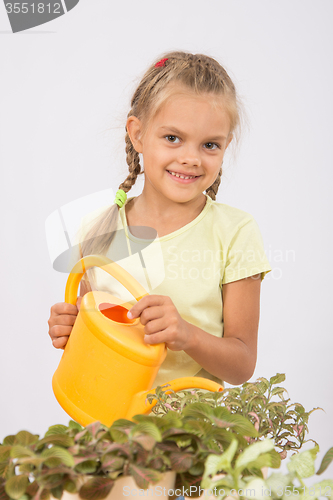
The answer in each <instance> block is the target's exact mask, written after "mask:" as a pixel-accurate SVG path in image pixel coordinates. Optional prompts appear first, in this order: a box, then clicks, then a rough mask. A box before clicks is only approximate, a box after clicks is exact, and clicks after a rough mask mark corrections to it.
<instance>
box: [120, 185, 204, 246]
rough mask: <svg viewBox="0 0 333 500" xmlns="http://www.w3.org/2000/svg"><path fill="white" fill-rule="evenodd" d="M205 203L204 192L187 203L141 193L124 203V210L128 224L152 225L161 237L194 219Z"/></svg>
mask: <svg viewBox="0 0 333 500" xmlns="http://www.w3.org/2000/svg"><path fill="white" fill-rule="evenodd" d="M205 205H206V196H205V195H204V194H202V196H199V197H198V198H197V199H195V200H192V201H190V202H188V203H170V201H168V202H163V200H161V199H160V200H157V199H153V198H152V197H149V198H148V197H145V195H144V193H142V194H141V195H139V196H138V197H136V198H133V199H132V200H131V201H129V202H128V203H127V204H126V205H125V212H126V217H127V224H128V225H129V226H149V227H152V228H153V229H155V230H156V231H157V234H158V236H159V237H160V238H161V237H162V236H165V235H167V234H170V233H173V232H174V231H177V229H180V228H182V227H184V226H186V225H187V224H189V223H190V222H192V221H193V220H194V219H196V218H197V217H198V215H199V214H200V213H201V212H202V210H203V209H204V207H205ZM134 236H135V235H134Z"/></svg>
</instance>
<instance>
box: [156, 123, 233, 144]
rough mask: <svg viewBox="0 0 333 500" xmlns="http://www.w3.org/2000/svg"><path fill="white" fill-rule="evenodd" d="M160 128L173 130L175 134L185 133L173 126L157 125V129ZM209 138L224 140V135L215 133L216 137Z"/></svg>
mask: <svg viewBox="0 0 333 500" xmlns="http://www.w3.org/2000/svg"><path fill="white" fill-rule="evenodd" d="M160 129H164V130H168V131H170V132H174V133H175V134H179V135H185V134H184V132H181V130H178V129H177V128H175V127H169V126H163V127H159V130H160ZM209 140H210V141H225V140H226V137H224V135H217V136H216V137H210V138H209Z"/></svg>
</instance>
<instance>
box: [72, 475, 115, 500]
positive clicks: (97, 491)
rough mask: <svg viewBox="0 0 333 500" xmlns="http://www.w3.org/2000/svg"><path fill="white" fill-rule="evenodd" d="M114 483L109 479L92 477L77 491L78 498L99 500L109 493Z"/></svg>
mask: <svg viewBox="0 0 333 500" xmlns="http://www.w3.org/2000/svg"><path fill="white" fill-rule="evenodd" d="M113 483H114V481H113V480H112V479H110V478H109V477H97V476H96V477H93V478H92V479H90V480H89V481H87V482H86V483H85V484H84V485H83V486H81V488H80V490H79V496H80V497H81V498H83V499H85V500H101V499H102V498H105V497H106V496H107V495H108V494H109V493H110V491H111V489H112V486H113Z"/></svg>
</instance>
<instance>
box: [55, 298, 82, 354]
mask: <svg viewBox="0 0 333 500" xmlns="http://www.w3.org/2000/svg"><path fill="white" fill-rule="evenodd" d="M80 304H81V301H80ZM80 304H79V305H80ZM77 314H78V308H77V306H76V305H73V304H67V303H66V302H59V303H57V304H54V306H52V307H51V315H50V318H49V320H48V324H49V332H48V333H49V336H50V337H51V340H52V344H53V346H54V347H55V348H57V349H64V348H65V345H66V344H67V341H68V337H69V335H70V334H71V331H72V329H73V325H74V323H75V320H76V318H77Z"/></svg>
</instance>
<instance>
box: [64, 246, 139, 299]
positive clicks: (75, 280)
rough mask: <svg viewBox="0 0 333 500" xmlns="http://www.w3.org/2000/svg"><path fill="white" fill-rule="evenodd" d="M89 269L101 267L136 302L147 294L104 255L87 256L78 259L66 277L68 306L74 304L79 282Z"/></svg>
mask: <svg viewBox="0 0 333 500" xmlns="http://www.w3.org/2000/svg"><path fill="white" fill-rule="evenodd" d="M91 267H101V268H102V269H103V271H106V272H107V273H108V274H110V275H111V276H113V277H114V278H116V280H118V281H119V283H121V284H122V285H124V287H125V288H126V289H127V290H128V291H129V292H130V293H131V294H132V295H133V297H134V298H135V299H136V300H138V301H139V300H140V299H142V297H144V296H145V295H149V294H148V292H147V291H146V290H145V289H144V288H143V286H141V285H140V283H139V282H138V281H137V280H136V279H135V278H133V276H132V275H131V274H130V273H128V272H127V271H125V269H124V268H122V267H121V266H120V265H119V264H117V263H116V262H114V261H113V260H111V259H109V258H108V257H106V256H105V255H87V256H86V257H83V258H82V259H80V260H79V261H78V262H77V263H76V264H75V266H74V267H73V269H72V270H71V272H70V275H69V276H68V280H67V283H66V290H65V302H67V303H68V304H74V305H75V304H76V300H77V292H78V288H79V284H80V281H81V279H82V276H83V275H84V273H85V272H86V271H87V270H88V269H90V268H91Z"/></svg>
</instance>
